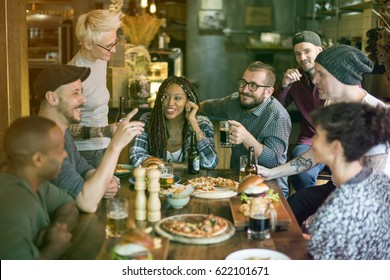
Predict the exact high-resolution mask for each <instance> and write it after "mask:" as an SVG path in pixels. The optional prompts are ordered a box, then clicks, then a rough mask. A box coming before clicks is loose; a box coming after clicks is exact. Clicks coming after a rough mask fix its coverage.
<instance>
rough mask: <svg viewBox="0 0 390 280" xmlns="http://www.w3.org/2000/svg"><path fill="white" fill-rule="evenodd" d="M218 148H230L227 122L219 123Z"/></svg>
mask: <svg viewBox="0 0 390 280" xmlns="http://www.w3.org/2000/svg"><path fill="white" fill-rule="evenodd" d="M219 147H221V148H231V147H233V145H232V144H231V143H229V122H228V121H220V122H219Z"/></svg>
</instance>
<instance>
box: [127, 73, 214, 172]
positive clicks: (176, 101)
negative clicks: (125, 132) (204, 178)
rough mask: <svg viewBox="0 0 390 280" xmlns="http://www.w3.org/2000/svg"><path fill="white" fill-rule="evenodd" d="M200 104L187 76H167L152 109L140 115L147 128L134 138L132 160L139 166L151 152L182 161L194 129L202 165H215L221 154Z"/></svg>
mask: <svg viewBox="0 0 390 280" xmlns="http://www.w3.org/2000/svg"><path fill="white" fill-rule="evenodd" d="M198 108H199V98H198V94H197V92H196V91H195V88H194V86H193V85H192V84H191V82H190V81H189V80H188V79H187V78H185V77H177V76H171V77H168V78H167V79H165V80H164V81H163V82H162V84H161V85H160V87H159V89H158V92H157V96H156V102H155V105H154V107H153V110H152V112H151V113H145V114H143V115H142V116H141V118H140V121H143V122H144V123H145V127H146V129H145V131H144V132H143V133H142V134H141V135H140V136H138V137H137V138H136V139H135V141H133V142H132V145H131V147H130V164H133V165H135V166H138V165H140V164H141V163H142V161H143V160H144V159H146V158H147V157H150V156H153V157H158V158H161V159H164V160H166V161H168V160H172V161H173V162H183V161H185V160H186V159H187V158H188V151H189V148H190V141H191V132H195V134H196V142H197V147H198V150H199V156H200V166H201V167H202V168H206V169H213V168H215V167H216V166H217V164H218V155H217V152H216V150H215V144H214V129H213V125H212V123H211V122H210V120H209V119H208V118H207V117H205V116H198V115H197V112H198Z"/></svg>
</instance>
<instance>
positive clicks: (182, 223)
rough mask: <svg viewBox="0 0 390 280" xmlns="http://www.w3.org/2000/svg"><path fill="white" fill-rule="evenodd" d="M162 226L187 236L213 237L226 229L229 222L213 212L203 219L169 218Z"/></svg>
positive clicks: (169, 230)
mask: <svg viewBox="0 0 390 280" xmlns="http://www.w3.org/2000/svg"><path fill="white" fill-rule="evenodd" d="M162 226H163V227H164V229H165V230H166V231H168V232H170V233H173V234H177V235H181V236H186V237H194V238H201V237H211V236H216V235H219V234H221V233H223V232H225V231H226V229H227V228H228V223H227V221H226V220H225V219H223V218H221V217H215V216H214V215H213V214H210V215H208V216H206V217H205V218H204V219H203V220H202V221H186V220H181V219H169V220H166V221H165V222H163V224H162Z"/></svg>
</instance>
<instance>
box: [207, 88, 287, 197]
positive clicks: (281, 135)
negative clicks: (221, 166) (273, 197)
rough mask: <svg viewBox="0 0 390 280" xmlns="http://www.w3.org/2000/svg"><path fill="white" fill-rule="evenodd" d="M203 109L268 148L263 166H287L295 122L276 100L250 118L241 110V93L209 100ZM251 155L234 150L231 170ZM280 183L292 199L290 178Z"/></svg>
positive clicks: (262, 158) (242, 149)
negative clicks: (231, 122)
mask: <svg viewBox="0 0 390 280" xmlns="http://www.w3.org/2000/svg"><path fill="white" fill-rule="evenodd" d="M203 108H204V111H205V112H206V114H207V116H208V117H215V118H220V119H224V120H235V121H238V122H239V123H241V124H242V125H243V126H244V127H245V128H246V129H247V130H248V131H249V132H250V133H251V134H252V135H253V136H254V137H255V138H256V139H257V141H259V143H261V144H263V145H264V149H263V152H262V154H261V155H260V156H259V157H258V158H257V163H258V164H259V165H262V166H265V167H267V168H273V167H276V166H278V165H281V164H284V163H286V160H287V149H288V139H289V136H290V133H291V119H290V115H289V114H288V112H287V111H286V109H285V108H284V107H283V106H282V104H280V103H279V101H277V100H276V99H275V98H274V97H272V96H271V97H270V98H268V99H267V100H266V101H265V102H264V103H262V104H261V105H260V106H259V107H258V108H257V109H256V110H255V111H253V112H252V113H250V114H248V113H247V112H246V111H245V110H244V109H242V108H241V107H240V96H239V93H238V92H235V93H233V94H231V95H229V96H227V97H224V98H222V99H211V100H207V101H205V103H204V107H203ZM247 153H248V152H247V149H246V148H245V147H244V145H242V144H240V145H236V146H235V147H233V148H232V155H231V158H230V168H232V169H237V170H238V169H239V164H240V163H239V159H240V156H241V155H246V154H247ZM278 183H279V186H280V187H281V189H282V191H283V193H284V194H285V195H288V187H287V178H285V177H283V178H279V179H278Z"/></svg>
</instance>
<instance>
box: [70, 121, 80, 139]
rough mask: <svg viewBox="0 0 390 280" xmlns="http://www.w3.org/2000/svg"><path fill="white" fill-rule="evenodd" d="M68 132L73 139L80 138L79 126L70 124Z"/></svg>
mask: <svg viewBox="0 0 390 280" xmlns="http://www.w3.org/2000/svg"><path fill="white" fill-rule="evenodd" d="M69 130H70V133H71V134H72V136H73V137H81V125H77V124H71V125H69Z"/></svg>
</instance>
